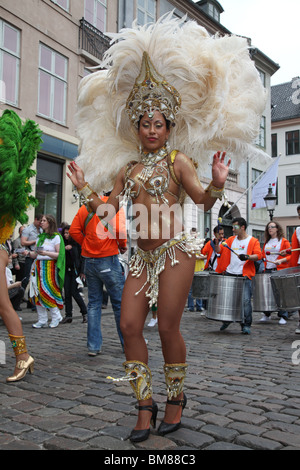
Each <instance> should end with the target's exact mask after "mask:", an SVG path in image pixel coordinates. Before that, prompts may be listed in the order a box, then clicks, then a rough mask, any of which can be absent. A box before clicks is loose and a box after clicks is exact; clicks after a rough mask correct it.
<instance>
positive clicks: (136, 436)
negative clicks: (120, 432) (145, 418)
mask: <svg viewBox="0 0 300 470" xmlns="http://www.w3.org/2000/svg"><path fill="white" fill-rule="evenodd" d="M138 409H139V410H140V411H143V410H144V411H151V412H152V416H151V420H150V424H151V425H152V426H153V428H154V429H155V427H156V417H157V412H158V407H157V404H156V403H155V401H154V400H152V405H147V406H139V407H138ZM149 434H150V428H148V429H133V430H132V431H131V434H130V437H129V439H130V440H131V442H142V441H145V440H146V439H148V437H149Z"/></svg>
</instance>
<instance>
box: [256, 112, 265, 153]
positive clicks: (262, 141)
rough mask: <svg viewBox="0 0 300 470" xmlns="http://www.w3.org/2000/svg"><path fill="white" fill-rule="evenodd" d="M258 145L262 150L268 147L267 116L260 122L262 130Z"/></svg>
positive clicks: (257, 141)
mask: <svg viewBox="0 0 300 470" xmlns="http://www.w3.org/2000/svg"><path fill="white" fill-rule="evenodd" d="M256 145H258V146H259V147H262V148H265V146H266V118H265V116H262V117H261V120H260V130H259V136H258V137H257V139H256Z"/></svg>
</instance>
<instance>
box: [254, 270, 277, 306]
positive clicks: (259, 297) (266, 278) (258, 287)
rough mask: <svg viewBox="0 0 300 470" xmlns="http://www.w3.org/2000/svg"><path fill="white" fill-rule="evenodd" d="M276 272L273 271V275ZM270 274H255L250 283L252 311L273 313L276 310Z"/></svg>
mask: <svg viewBox="0 0 300 470" xmlns="http://www.w3.org/2000/svg"><path fill="white" fill-rule="evenodd" d="M275 272H276V271H274V274H275ZM271 274H273V273H261V274H256V275H255V277H254V278H253V281H252V286H253V311H254V312H274V311H276V310H278V307H277V303H276V300H275V297H274V294H273V288H272V284H271Z"/></svg>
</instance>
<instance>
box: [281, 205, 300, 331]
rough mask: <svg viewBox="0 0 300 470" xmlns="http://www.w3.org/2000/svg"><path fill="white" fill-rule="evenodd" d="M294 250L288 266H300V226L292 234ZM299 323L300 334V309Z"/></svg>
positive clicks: (283, 253)
mask: <svg viewBox="0 0 300 470" xmlns="http://www.w3.org/2000/svg"><path fill="white" fill-rule="evenodd" d="M297 214H298V217H299V219H300V205H299V206H297ZM292 250H294V251H292V252H291V256H290V260H289V264H288V267H289V268H294V267H298V266H299V267H300V226H299V227H296V229H295V231H294V233H293V235H292ZM280 254H281V256H286V255H287V252H286V250H282V251H281V253H280ZM298 313H299V323H298V326H297V328H296V330H295V333H296V334H297V335H298V334H300V310H299V312H298Z"/></svg>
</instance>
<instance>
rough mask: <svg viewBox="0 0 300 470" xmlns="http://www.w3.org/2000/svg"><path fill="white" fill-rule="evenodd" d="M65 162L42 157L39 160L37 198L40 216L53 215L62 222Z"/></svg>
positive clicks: (37, 211) (37, 208)
mask: <svg viewBox="0 0 300 470" xmlns="http://www.w3.org/2000/svg"><path fill="white" fill-rule="evenodd" d="M62 170H63V162H62V161H61V160H58V159H48V158H43V157H41V156H39V157H38V159H37V178H36V198H37V200H38V201H39V205H38V206H37V207H36V213H38V214H51V215H53V216H54V217H55V219H56V222H57V223H58V224H59V223H60V222H61V220H60V219H61V205H62V174H63V171H62Z"/></svg>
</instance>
